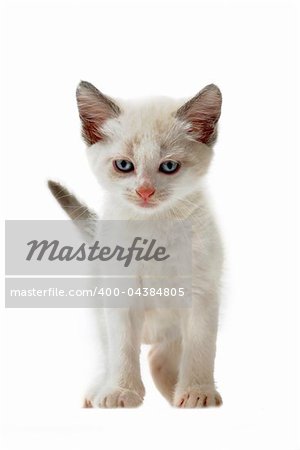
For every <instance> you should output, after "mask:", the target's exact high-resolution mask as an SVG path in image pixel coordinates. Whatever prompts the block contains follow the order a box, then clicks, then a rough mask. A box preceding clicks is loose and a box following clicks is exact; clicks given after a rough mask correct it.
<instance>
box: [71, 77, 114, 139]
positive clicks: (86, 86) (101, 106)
mask: <svg viewBox="0 0 300 450" xmlns="http://www.w3.org/2000/svg"><path fill="white" fill-rule="evenodd" d="M76 98H77V104H78V110H79V116H80V119H81V122H82V136H83V139H84V140H85V142H86V143H87V144H88V145H92V144H95V143H96V142H98V141H101V140H102V139H103V138H104V137H105V136H104V134H103V132H102V126H103V124H104V122H105V121H106V120H108V119H111V118H113V117H117V116H118V115H119V114H120V112H121V111H120V108H119V107H118V106H117V105H116V104H115V103H114V102H113V101H112V100H111V99H110V98H108V97H106V96H105V95H103V94H102V93H101V92H100V91H98V89H96V88H95V86H93V85H92V84H91V83H88V82H87V81H81V82H80V83H79V85H78V87H77V91H76Z"/></svg>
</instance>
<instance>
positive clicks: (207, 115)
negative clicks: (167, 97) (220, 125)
mask: <svg viewBox="0 0 300 450" xmlns="http://www.w3.org/2000/svg"><path fill="white" fill-rule="evenodd" d="M221 105H222V95H221V91H220V89H219V88H218V87H217V86H216V85H214V84H209V85H208V86H206V87H205V88H204V89H202V91H200V92H199V93H198V94H197V95H195V97H193V98H192V99H191V100H189V101H188V102H187V103H185V104H184V105H183V106H181V108H179V110H178V111H177V113H176V117H178V118H179V119H181V120H184V121H185V122H187V123H189V124H190V129H189V130H188V131H189V133H191V134H192V135H193V137H194V138H195V139H196V140H197V141H199V142H203V143H204V144H212V143H213V142H214V140H215V139H216V137H217V122H218V120H219V117H220V115H221Z"/></svg>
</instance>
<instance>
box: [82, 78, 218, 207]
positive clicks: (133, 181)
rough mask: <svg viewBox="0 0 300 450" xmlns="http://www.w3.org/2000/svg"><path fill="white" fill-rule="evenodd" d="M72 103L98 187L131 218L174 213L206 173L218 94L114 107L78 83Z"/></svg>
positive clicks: (207, 92) (205, 92) (211, 90)
mask: <svg viewBox="0 0 300 450" xmlns="http://www.w3.org/2000/svg"><path fill="white" fill-rule="evenodd" d="M77 102H78V108H79V114H80V118H81V121H82V135H83V138H84V140H85V142H86V143H87V145H88V148H87V154H88V159H89V161H90V164H91V167H92V169H93V171H94V173H95V175H96V177H97V179H98V181H99V182H100V183H101V185H103V186H104V188H105V189H106V190H108V191H109V192H110V193H111V194H113V195H114V196H117V197H119V198H120V200H122V201H123V202H126V204H127V205H128V206H130V207H132V208H134V209H135V211H136V212H140V213H143V214H152V213H154V212H157V211H159V210H162V209H167V208H173V207H175V205H176V203H177V202H178V201H182V200H184V199H186V198H188V196H189V195H190V194H191V193H193V191H195V190H197V188H198V186H199V183H200V180H201V177H202V176H203V175H204V174H205V173H206V172H207V169H208V166H209V163H210V160H211V157H212V144H213V143H214V141H215V139H216V136H217V122H218V119H219V117H220V113H221V102H222V98H221V92H220V90H219V89H218V88H217V86H215V85H213V84H211V85H209V86H206V87H205V88H204V89H203V90H202V91H200V92H199V93H198V94H197V95H196V96H195V97H193V98H192V99H191V100H189V101H188V102H187V103H184V104H183V105H182V102H179V101H175V100H171V99H167V98H158V99H152V100H151V101H143V102H136V101H135V102H129V101H126V102H125V101H122V102H121V101H118V102H116V101H114V100H112V99H111V98H108V97H106V96H104V95H103V94H102V93H101V92H99V91H98V90H97V89H96V88H95V87H94V86H93V85H91V84H90V83H87V82H84V81H83V82H81V83H80V84H79V86H78V89H77Z"/></svg>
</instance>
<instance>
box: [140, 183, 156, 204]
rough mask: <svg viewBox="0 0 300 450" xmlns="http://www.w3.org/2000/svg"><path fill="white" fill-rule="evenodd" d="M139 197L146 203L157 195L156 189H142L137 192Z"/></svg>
mask: <svg viewBox="0 0 300 450" xmlns="http://www.w3.org/2000/svg"><path fill="white" fill-rule="evenodd" d="M135 192H136V193H137V195H138V196H139V197H141V198H142V199H143V201H144V202H147V201H148V200H149V198H150V197H152V195H153V194H154V193H155V189H154V188H153V187H140V188H138V189H136V191H135Z"/></svg>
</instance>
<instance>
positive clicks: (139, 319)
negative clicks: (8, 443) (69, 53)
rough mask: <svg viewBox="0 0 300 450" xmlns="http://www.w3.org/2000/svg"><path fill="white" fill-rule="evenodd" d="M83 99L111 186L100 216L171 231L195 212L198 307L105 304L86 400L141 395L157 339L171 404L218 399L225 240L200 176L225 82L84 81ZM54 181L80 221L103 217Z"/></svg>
mask: <svg viewBox="0 0 300 450" xmlns="http://www.w3.org/2000/svg"><path fill="white" fill-rule="evenodd" d="M77 102H78V109H79V115H80V119H81V122H82V136H83V139H84V141H85V142H86V144H87V157H88V159H89V162H90V165H91V168H92V171H93V172H94V174H95V175H96V178H97V180H98V181H99V183H100V184H101V186H102V187H103V188H104V191H105V193H106V199H105V205H104V208H103V210H102V217H103V218H105V219H126V220H134V219H141V220H144V219H147V220H149V219H157V220H159V221H160V223H161V228H162V230H161V232H162V233H163V234H164V236H168V235H169V234H170V233H168V221H169V220H170V219H173V220H177V219H185V218H189V219H190V220H191V221H192V224H193V225H192V229H193V283H192V284H193V288H192V292H193V296H192V306H191V307H190V308H181V309H170V308H169V309H159V308H157V309H151V310H145V311H143V310H136V309H131V308H127V309H126V308H122V309H116V308H110V309H103V310H100V309H99V310H98V313H99V315H100V316H101V325H100V328H101V334H102V344H103V347H104V352H103V359H104V361H105V368H104V372H103V373H102V374H101V375H99V376H98V378H97V379H96V381H95V383H94V384H93V386H92V388H91V389H90V391H89V392H88V394H87V396H86V401H85V406H87V407H136V406H139V405H140V404H141V403H142V401H143V398H144V394H145V390H144V386H143V382H142V379H141V373H140V363H139V353H140V346H141V343H147V344H151V345H152V347H151V350H150V352H149V363H150V369H151V373H152V376H153V379H154V382H155V384H156V386H157V388H158V389H159V390H160V392H161V393H162V394H163V395H164V396H165V397H166V399H167V400H168V401H169V402H170V403H171V404H172V405H174V406H177V407H181V408H197V407H205V406H218V405H220V404H221V403H222V399H221V396H220V394H219V393H218V392H217V390H216V388H215V382H214V360H215V351H216V336H217V327H218V305H219V299H218V297H219V283H220V276H221V270H222V249H221V243H220V239H219V235H218V232H217V229H216V226H215V223H214V219H213V216H212V214H211V212H210V209H209V206H208V203H207V200H206V197H205V192H204V190H203V187H202V179H203V176H204V175H205V174H206V172H207V170H208V167H209V165H210V161H211V159H212V155H213V151H212V146H213V144H214V142H215V140H216V137H217V122H218V119H219V117H220V113H221V102H222V99H221V93H220V90H219V89H218V88H217V87H216V86H215V85H213V84H211V85H209V86H206V87H205V88H204V89H203V90H202V91H200V92H199V93H198V94H197V95H196V96H195V97H193V98H192V99H191V100H189V101H187V102H186V103H184V104H183V102H182V101H178V100H171V99H168V98H157V99H152V100H150V101H140V102H136V101H114V100H112V99H111V98H108V97H107V96H104V95H103V94H102V93H101V92H99V91H98V90H97V89H96V88H95V87H94V86H93V85H91V84H90V83H87V82H84V81H83V82H81V83H80V84H79V86H78V89H77ZM49 186H50V188H51V190H52V192H53V194H54V195H55V197H56V198H57V199H58V200H59V201H60V203H61V205H62V207H63V208H64V209H65V210H66V211H67V212H68V214H69V215H70V217H71V218H72V219H73V220H74V219H76V214H74V211H77V212H78V211H79V212H80V213H81V212H82V213H84V211H85V214H86V215H87V216H86V217H90V218H91V219H93V218H94V217H95V216H94V213H92V212H90V213H89V212H88V210H87V209H86V208H85V207H84V206H83V205H81V204H80V202H78V200H77V199H76V198H75V197H74V196H72V194H69V193H68V192H67V191H66V190H64V188H63V187H62V186H60V185H57V184H55V183H53V182H50V185H49ZM61 193H62V194H63V195H61ZM70 206H71V209H70ZM72 207H73V209H72ZM100 217H101V216H100ZM165 219H168V221H167V220H165ZM174 241H175V242H176V236H172V242H174Z"/></svg>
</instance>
